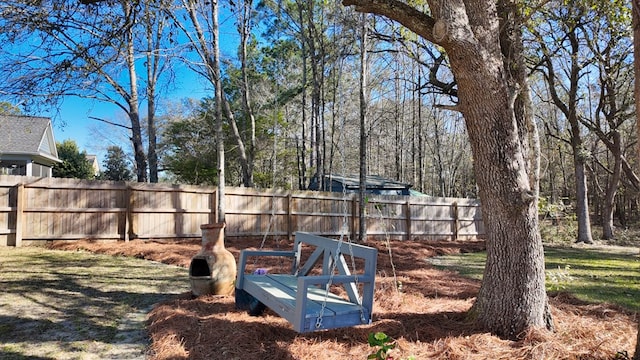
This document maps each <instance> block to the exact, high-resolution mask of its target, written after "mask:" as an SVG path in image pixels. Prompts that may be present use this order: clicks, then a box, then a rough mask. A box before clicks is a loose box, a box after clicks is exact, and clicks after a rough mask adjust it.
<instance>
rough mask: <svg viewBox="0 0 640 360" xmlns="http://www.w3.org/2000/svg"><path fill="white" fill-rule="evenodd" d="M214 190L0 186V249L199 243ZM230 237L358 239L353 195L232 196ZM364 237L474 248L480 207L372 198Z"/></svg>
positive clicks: (15, 179)
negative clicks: (58, 243) (50, 243)
mask: <svg viewBox="0 0 640 360" xmlns="http://www.w3.org/2000/svg"><path fill="white" fill-rule="evenodd" d="M216 196H217V195H216V188H213V187H198V186H183V185H166V184H140V183H124V182H109V181H88V180H77V179H57V178H35V177H24V176H7V175H2V176H0V246H21V245H22V244H23V243H24V244H30V243H35V244H37V243H42V241H44V240H64V239H66V240H72V239H104V240H129V239H135V238H141V239H150V238H190V237H191V238H199V237H200V236H201V231H200V225H201V224H207V223H212V222H215V221H216V220H215V214H216V200H217V199H216ZM225 211H226V217H225V220H226V223H227V226H226V230H225V234H226V236H230V237H231V236H263V235H269V236H285V237H291V236H292V235H293V233H294V232H295V231H307V232H311V233H315V234H319V235H324V236H339V235H340V234H346V233H348V234H350V235H351V236H352V237H354V236H355V234H357V233H358V211H359V206H358V201H357V196H356V194H347V195H346V196H343V195H342V194H341V193H327V192H316V191H297V192H289V191H283V190H275V191H257V190H255V189H247V188H235V187H227V188H226V196H225ZM365 211H366V219H367V234H368V237H369V238H372V239H380V238H389V239H402V240H418V239H472V238H477V237H478V236H480V235H482V234H483V233H484V228H483V223H482V214H481V211H480V204H479V202H478V201H475V200H470V199H450V198H433V197H407V196H371V195H369V196H368V198H367V204H366V207H365Z"/></svg>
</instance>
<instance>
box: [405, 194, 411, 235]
mask: <svg viewBox="0 0 640 360" xmlns="http://www.w3.org/2000/svg"><path fill="white" fill-rule="evenodd" d="M406 205H407V209H406V210H405V211H406V212H407V216H406V218H405V221H406V222H407V223H406V226H407V241H410V240H411V201H409V200H407V204H406Z"/></svg>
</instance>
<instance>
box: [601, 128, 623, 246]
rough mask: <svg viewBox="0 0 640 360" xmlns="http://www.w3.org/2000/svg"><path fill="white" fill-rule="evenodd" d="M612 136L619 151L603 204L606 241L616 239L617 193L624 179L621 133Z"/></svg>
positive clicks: (615, 132) (603, 228) (614, 153)
mask: <svg viewBox="0 0 640 360" xmlns="http://www.w3.org/2000/svg"><path fill="white" fill-rule="evenodd" d="M611 135H612V139H611V140H612V141H613V143H614V147H615V148H616V149H617V151H616V152H617V153H616V152H613V153H612V155H613V158H614V165H613V174H611V177H610V178H609V183H608V184H607V192H606V194H605V197H604V203H603V204H602V207H603V208H602V238H603V239H606V240H610V239H613V238H614V229H615V227H614V225H613V214H614V211H615V207H616V206H615V205H616V193H617V191H618V186H619V185H620V179H621V178H622V161H621V159H620V157H621V151H622V150H621V149H620V133H619V132H618V131H617V130H614V131H613V132H612V134H611Z"/></svg>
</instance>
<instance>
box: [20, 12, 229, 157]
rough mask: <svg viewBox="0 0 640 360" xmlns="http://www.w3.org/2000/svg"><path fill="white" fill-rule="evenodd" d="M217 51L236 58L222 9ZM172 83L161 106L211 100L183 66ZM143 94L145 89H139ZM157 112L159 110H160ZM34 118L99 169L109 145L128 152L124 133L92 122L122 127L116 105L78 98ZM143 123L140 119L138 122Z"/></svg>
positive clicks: (199, 80) (199, 81) (162, 96)
mask: <svg viewBox="0 0 640 360" xmlns="http://www.w3.org/2000/svg"><path fill="white" fill-rule="evenodd" d="M220 26H221V29H220V33H221V39H222V41H221V44H220V50H221V53H222V54H221V55H222V57H223V58H225V57H226V58H235V56H234V54H235V52H236V49H237V44H238V42H239V40H238V37H239V36H238V34H237V32H236V30H235V25H234V18H233V15H231V14H230V12H229V10H228V9H227V8H224V7H223V8H222V9H221V13H220ZM177 66H178V68H176V69H174V71H175V72H176V76H175V79H176V80H175V81H174V83H173V84H172V89H170V90H169V91H167V92H165V93H162V94H160V95H159V97H160V99H159V100H160V102H161V103H162V102H163V101H172V102H179V101H180V100H182V99H185V98H192V99H201V98H203V97H206V96H213V91H212V90H210V89H209V86H207V84H206V81H205V80H204V79H202V78H199V77H198V76H197V75H196V74H195V73H194V72H193V71H191V70H189V69H188V68H186V67H185V66H184V65H181V64H179V65H177ZM140 91H144V89H140ZM140 110H141V117H143V118H144V116H145V113H146V108H145V104H144V103H142V104H141V109H140ZM159 111H160V112H161V111H162V110H159ZM32 115H36V116H49V117H51V119H52V122H53V131H54V137H55V139H56V141H57V142H62V141H64V140H67V139H71V140H74V141H75V142H76V143H77V144H78V147H79V148H80V150H81V151H86V153H87V154H95V155H97V156H98V162H99V163H100V164H101V165H102V161H103V159H104V156H105V155H106V148H107V147H108V146H110V145H120V146H122V148H123V149H124V150H125V151H129V149H130V148H131V145H130V142H128V137H129V136H130V134H129V133H128V132H127V130H126V129H123V128H118V127H115V126H110V125H108V124H105V123H103V122H100V121H97V120H93V119H91V117H96V118H100V119H105V120H108V121H112V122H117V123H123V124H126V125H129V124H128V123H125V122H123V119H126V115H125V113H124V112H123V111H122V110H121V109H120V108H119V107H117V106H116V105H114V104H111V103H106V102H100V101H95V100H90V99H82V98H78V97H66V98H64V99H63V101H62V103H61V106H60V107H58V108H57V109H51V110H50V111H48V112H47V111H44V112H43V113H39V114H32ZM141 120H143V119H141Z"/></svg>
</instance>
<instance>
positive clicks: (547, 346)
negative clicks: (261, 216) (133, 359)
mask: <svg viewBox="0 0 640 360" xmlns="http://www.w3.org/2000/svg"><path fill="white" fill-rule="evenodd" d="M266 243H267V244H266V246H265V247H266V248H279V249H287V248H288V247H289V246H290V244H289V243H287V242H286V241H283V240H280V241H271V240H267V242H266ZM226 245H227V248H228V249H229V250H230V251H231V252H232V253H233V254H234V255H235V256H236V259H237V257H238V254H239V251H240V250H241V249H246V248H252V247H253V248H257V247H259V246H260V239H227V241H226ZM369 245H370V246H375V247H377V248H378V250H379V255H378V275H377V278H376V292H375V305H374V322H373V323H372V324H371V325H366V326H364V325H363V326H357V327H352V328H345V329H335V330H326V331H320V332H316V333H311V334H297V333H296V332H294V331H293V330H292V328H291V326H290V325H289V324H288V323H287V322H286V321H285V320H283V319H282V318H280V317H279V316H277V315H276V314H275V313H273V312H271V311H269V310H267V312H266V313H265V314H264V315H263V316H259V317H252V316H249V315H248V314H247V313H246V312H244V311H240V310H236V309H235V306H234V299H233V297H224V296H203V297H199V298H195V299H193V298H192V297H191V294H190V293H189V292H187V293H183V294H181V295H179V296H176V297H175V298H173V299H172V300H170V301H166V302H163V303H160V304H158V305H157V306H156V307H155V308H154V309H153V310H152V311H151V313H150V314H149V317H148V330H149V333H150V336H151V345H150V349H149V357H150V359H154V360H157V359H249V360H251V359H256V360H257V359H261V360H266V359H274V360H275V359H279V360H280V359H300V360H311V359H366V358H367V356H368V355H369V354H371V353H374V352H375V351H376V350H377V348H372V347H370V346H369V345H368V343H367V337H368V335H369V334H370V333H374V332H384V333H385V334H387V335H388V336H390V337H391V338H393V339H394V341H395V345H396V347H395V348H394V349H393V350H391V351H390V355H391V356H392V358H393V359H411V358H413V359H627V358H630V357H631V355H632V352H633V349H634V346H635V339H636V327H637V323H636V321H637V314H634V313H631V312H628V311H624V310H622V309H620V308H617V307H615V306H611V305H607V304H586V303H582V302H580V301H579V300H577V299H575V298H573V297H571V296H570V295H568V294H550V301H551V305H552V313H553V316H554V320H555V324H556V332H554V333H551V332H547V331H531V332H530V333H527V334H523V336H522V339H521V340H519V341H507V340H502V339H499V338H498V337H495V336H492V335H491V334H488V333H486V332H484V331H482V330H481V329H477V328H474V327H473V325H472V324H470V323H469V322H467V321H466V320H465V312H466V311H467V310H468V309H469V307H470V306H471V305H472V304H473V301H474V299H475V295H476V293H477V291H478V289H479V286H480V283H479V282H478V281H475V280H470V279H467V278H463V277H461V276H459V275H457V274H456V273H452V272H449V271H442V270H437V269H435V268H434V267H433V266H431V265H429V264H428V263H427V259H428V258H429V257H433V256H437V255H442V254H453V253H458V252H469V251H479V250H482V249H483V248H484V244H483V242H481V241H477V242H400V241H392V242H390V243H389V244H387V243H385V242H376V243H370V244H369ZM52 247H55V248H58V249H67V250H73V249H79V248H83V249H87V250H90V251H93V252H98V253H105V254H112V255H125V256H133V257H136V258H141V259H148V260H154V261H159V262H163V263H167V264H174V265H179V266H184V267H188V266H189V263H190V259H191V257H192V256H193V255H195V253H196V252H197V251H198V250H199V248H200V242H199V241H168V240H163V241H139V240H136V241H131V242H128V243H124V242H118V243H95V242H88V241H81V242H63V243H55V244H53V245H52ZM270 265H274V264H270ZM274 266H275V265H274ZM394 274H395V279H394Z"/></svg>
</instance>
